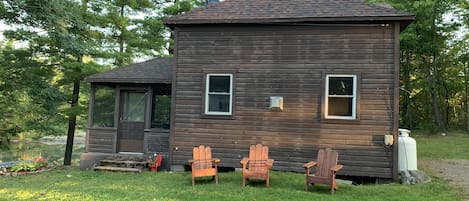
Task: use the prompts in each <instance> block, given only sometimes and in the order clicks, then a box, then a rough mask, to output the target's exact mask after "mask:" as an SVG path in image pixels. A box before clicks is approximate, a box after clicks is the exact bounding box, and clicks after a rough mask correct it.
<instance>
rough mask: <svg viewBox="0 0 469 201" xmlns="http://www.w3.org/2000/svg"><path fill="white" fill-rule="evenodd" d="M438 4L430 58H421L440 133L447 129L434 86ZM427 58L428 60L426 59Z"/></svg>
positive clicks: (435, 11) (433, 20)
mask: <svg viewBox="0 0 469 201" xmlns="http://www.w3.org/2000/svg"><path fill="white" fill-rule="evenodd" d="M439 4H440V1H437V2H435V4H434V5H433V15H432V18H433V19H432V28H431V29H432V44H433V45H432V49H431V53H432V55H431V57H432V58H423V59H424V64H426V65H425V66H426V67H425V69H426V73H427V81H428V82H429V83H428V84H429V86H430V94H431V98H432V107H433V114H434V117H435V123H436V125H437V126H438V131H439V132H440V133H447V130H446V128H445V125H444V124H443V122H442V120H441V112H440V108H439V107H438V89H437V88H436V78H437V77H438V69H437V68H438V66H437V58H438V53H437V47H436V46H435V44H436V37H437V30H436V27H437V19H436V16H435V15H437V11H438V6H439ZM427 59H429V61H426V60H427ZM430 60H431V61H430Z"/></svg>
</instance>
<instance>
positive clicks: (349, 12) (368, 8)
mask: <svg viewBox="0 0 469 201" xmlns="http://www.w3.org/2000/svg"><path fill="white" fill-rule="evenodd" d="M414 18H415V16H414V15H412V14H409V13H404V12H400V11H398V10H396V9H393V8H391V7H388V6H383V5H382V4H369V3H364V2H362V1H361V0H225V1H223V2H220V3H216V4H210V5H208V6H206V7H204V8H198V9H194V10H193V11H190V12H187V13H185V14H182V15H178V16H174V17H171V18H168V19H166V20H165V21H164V23H165V24H166V25H168V26H171V27H173V26H175V25H184V24H220V23H274V22H328V21H377V20H380V21H383V20H384V21H413V19H414Z"/></svg>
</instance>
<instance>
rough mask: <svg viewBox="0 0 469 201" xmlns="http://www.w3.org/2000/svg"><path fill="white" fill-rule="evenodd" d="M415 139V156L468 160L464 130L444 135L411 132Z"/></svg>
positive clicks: (467, 147) (467, 136)
mask: <svg viewBox="0 0 469 201" xmlns="http://www.w3.org/2000/svg"><path fill="white" fill-rule="evenodd" d="M411 136H412V137H414V138H415V140H416V141H417V157H418V158H431V159H466V160H469V154H468V153H469V146H467V145H468V144H469V134H468V133H467V132H465V131H455V132H450V133H449V134H448V135H446V136H441V135H426V134H423V133H418V132H417V133H416V134H412V133H411Z"/></svg>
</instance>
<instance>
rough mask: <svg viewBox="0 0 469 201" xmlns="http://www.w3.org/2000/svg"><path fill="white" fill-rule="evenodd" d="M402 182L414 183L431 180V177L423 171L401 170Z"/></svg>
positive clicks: (405, 183) (406, 183)
mask: <svg viewBox="0 0 469 201" xmlns="http://www.w3.org/2000/svg"><path fill="white" fill-rule="evenodd" d="M399 177H400V180H401V183H402V184H404V185H413V184H418V183H426V182H429V181H431V179H430V177H429V176H428V175H427V174H426V173H425V172H423V171H420V170H410V171H407V170H406V171H401V172H399Z"/></svg>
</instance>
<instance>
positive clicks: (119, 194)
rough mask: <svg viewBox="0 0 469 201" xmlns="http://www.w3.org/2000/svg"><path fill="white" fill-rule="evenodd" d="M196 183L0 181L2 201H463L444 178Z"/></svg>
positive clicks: (165, 179) (63, 176)
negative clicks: (307, 185)
mask: <svg viewBox="0 0 469 201" xmlns="http://www.w3.org/2000/svg"><path fill="white" fill-rule="evenodd" d="M219 177H220V183H219V184H218V185H215V184H214V182H213V181H211V180H210V179H199V180H197V183H196V186H195V187H192V185H191V174H190V172H183V173H170V172H158V173H154V172H144V173H140V174H135V173H111V172H92V171H79V170H77V169H76V168H68V169H67V168H58V169H56V170H53V171H50V172H45V173H41V174H35V175H28V176H19V177H8V178H3V179H0V195H1V196H0V200H80V201H81V200H158V201H176V200H253V201H254V200H255V201H261V200H364V201H366V200H370V201H371V200H373V201H374V200H383V201H386V200H407V201H410V200H458V199H459V198H458V197H457V194H456V193H455V192H454V191H452V190H451V189H450V188H449V187H448V185H447V183H446V182H445V181H442V180H439V179H434V180H433V181H432V182H431V183H426V184H418V185H412V186H404V185H400V184H389V185H358V186H354V185H349V184H341V185H340V189H339V190H338V191H336V192H335V193H334V195H330V194H329V188H328V187H326V186H321V185H320V186H318V187H315V188H313V189H312V190H310V192H305V191H304V176H303V175H302V174H296V173H289V172H278V171H272V174H271V187H270V188H266V187H265V184H264V183H263V182H251V183H249V185H248V186H247V187H245V188H243V187H241V178H242V177H241V172H238V171H236V172H228V173H220V174H219Z"/></svg>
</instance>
